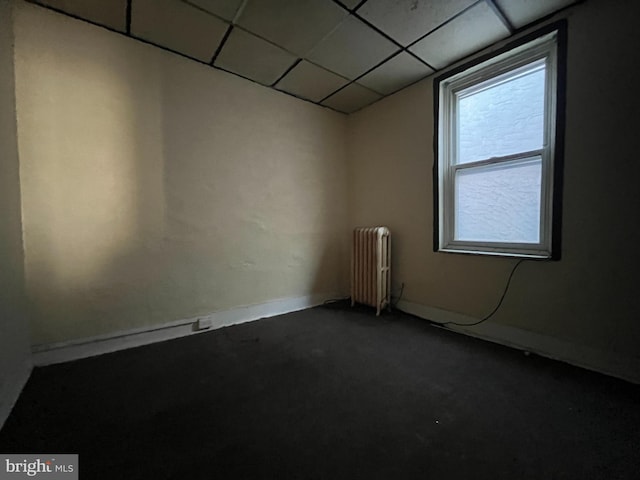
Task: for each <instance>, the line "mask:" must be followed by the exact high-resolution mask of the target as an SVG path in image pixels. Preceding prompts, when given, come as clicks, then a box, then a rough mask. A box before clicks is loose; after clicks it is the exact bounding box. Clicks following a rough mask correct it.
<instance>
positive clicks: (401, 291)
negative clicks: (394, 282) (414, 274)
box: [392, 282, 404, 308]
mask: <svg viewBox="0 0 640 480" xmlns="http://www.w3.org/2000/svg"><path fill="white" fill-rule="evenodd" d="M403 292H404V282H402V285H401V286H400V295H398V299H397V300H396V301H395V302H394V303H393V305H392V307H393V308H396V307H397V306H398V303H400V300H402V294H403Z"/></svg>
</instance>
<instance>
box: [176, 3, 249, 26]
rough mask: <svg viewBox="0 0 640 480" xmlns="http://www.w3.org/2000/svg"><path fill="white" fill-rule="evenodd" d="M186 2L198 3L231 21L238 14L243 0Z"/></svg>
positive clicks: (197, 4) (208, 10) (201, 6)
mask: <svg viewBox="0 0 640 480" xmlns="http://www.w3.org/2000/svg"><path fill="white" fill-rule="evenodd" d="M183 1H184V2H186V3H191V4H193V5H196V6H198V7H200V8H202V9H203V10H206V11H207V12H211V13H213V14H214V15H218V16H219V17H222V18H224V19H225V20H228V21H231V20H233V18H234V17H235V16H236V12H237V11H238V8H239V7H240V4H241V3H242V0H183Z"/></svg>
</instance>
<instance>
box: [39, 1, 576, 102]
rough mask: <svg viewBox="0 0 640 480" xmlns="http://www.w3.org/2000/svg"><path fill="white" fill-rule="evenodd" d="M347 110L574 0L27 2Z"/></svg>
mask: <svg viewBox="0 0 640 480" xmlns="http://www.w3.org/2000/svg"><path fill="white" fill-rule="evenodd" d="M27 1H30V2H31V3H36V4H39V5H42V6H45V7H47V8H50V9H52V10H55V11H57V12H60V13H64V14H66V15H69V16H72V17H74V18H77V19H81V20H85V21H88V22H90V23H93V24H96V25H100V26H103V27H105V28H107V29H109V30H112V31H115V32H119V33H122V34H124V35H127V36H130V37H131V38H134V39H138V40H141V41H144V42H146V43H150V44H152V45H155V46H158V47H160V48H163V49H165V50H169V51H172V52H174V53H178V54H180V55H182V56H185V57H187V58H190V59H192V60H195V61H197V62H199V63H203V64H206V65H210V66H212V67H214V68H217V69H220V70H224V71H226V72H229V73H233V74H235V75H238V76H240V77H242V78H246V79H248V80H251V81H254V82H256V83H259V84H262V85H264V86H266V87H271V88H274V89H276V90H279V91H281V92H284V93H287V94H289V95H293V96H295V97H298V98H301V99H303V100H306V101H310V102H313V103H316V104H318V105H323V106H325V107H328V108H332V109H334V110H337V111H340V112H343V113H347V114H349V113H353V112H355V111H358V110H360V109H361V108H363V107H365V106H367V105H369V104H371V103H373V102H376V101H378V100H379V99H381V98H383V97H385V96H387V95H391V94H393V93H395V92H397V91H398V90H401V89H402V88H405V87H406V86H408V85H411V84H413V83H415V82H417V81H419V80H421V79H423V78H425V77H427V76H429V75H432V74H433V73H434V72H436V71H438V70H441V69H443V68H446V67H447V66H448V65H451V64H452V63H454V62H457V61H459V60H460V59H462V58H464V57H466V56H468V55H470V54H472V53H473V52H476V51H478V50H480V49H482V48H484V47H486V46H489V45H491V44H492V43H495V42H496V41H499V40H501V39H504V38H507V37H509V36H510V35H512V34H513V33H514V32H516V31H519V30H520V29H522V28H523V27H524V26H526V25H528V24H530V23H532V22H535V21H536V20H538V19H540V18H542V17H544V16H547V15H549V14H551V13H553V12H556V11H558V10H561V9H563V8H566V7H568V6H570V5H571V4H574V3H578V2H579V1H580V0H539V1H537V2H532V1H530V0H393V1H390V0H111V1H109V2H105V1H104V0H27Z"/></svg>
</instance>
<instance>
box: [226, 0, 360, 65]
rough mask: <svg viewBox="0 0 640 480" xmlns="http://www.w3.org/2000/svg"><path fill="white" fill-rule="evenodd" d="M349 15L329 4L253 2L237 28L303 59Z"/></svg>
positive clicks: (313, 1)
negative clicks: (241, 28)
mask: <svg viewBox="0 0 640 480" xmlns="http://www.w3.org/2000/svg"><path fill="white" fill-rule="evenodd" d="M347 15H348V13H347V11H346V10H344V9H343V8H341V7H339V6H338V5H336V4H335V3H333V2H331V1H328V0H270V1H265V0H250V1H249V3H247V5H246V6H245V8H244V10H243V11H242V14H241V15H240V18H239V19H238V25H240V26H242V27H244V28H246V29H247V30H249V31H250V32H253V33H255V34H256V35H259V36H261V37H263V38H266V39H267V40H270V41H272V42H273V43H275V44H277V45H280V46H281V47H282V48H285V49H286V50H289V51H291V52H293V53H295V54H297V55H299V56H304V55H305V54H306V53H308V52H309V50H311V48H313V47H314V46H315V45H316V44H317V43H318V42H319V41H320V40H322V38H323V37H324V36H325V35H326V34H327V33H329V32H330V31H331V30H333V29H334V28H335V27H336V26H337V25H338V24H339V23H340V22H341V21H342V20H343V19H344V18H345V17H346V16H347Z"/></svg>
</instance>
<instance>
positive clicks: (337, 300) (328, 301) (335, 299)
mask: <svg viewBox="0 0 640 480" xmlns="http://www.w3.org/2000/svg"><path fill="white" fill-rule="evenodd" d="M349 299H351V297H341V298H330V299H328V300H325V301H324V302H322V304H323V305H328V304H330V303H336V302H344V301H345V300H349Z"/></svg>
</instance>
